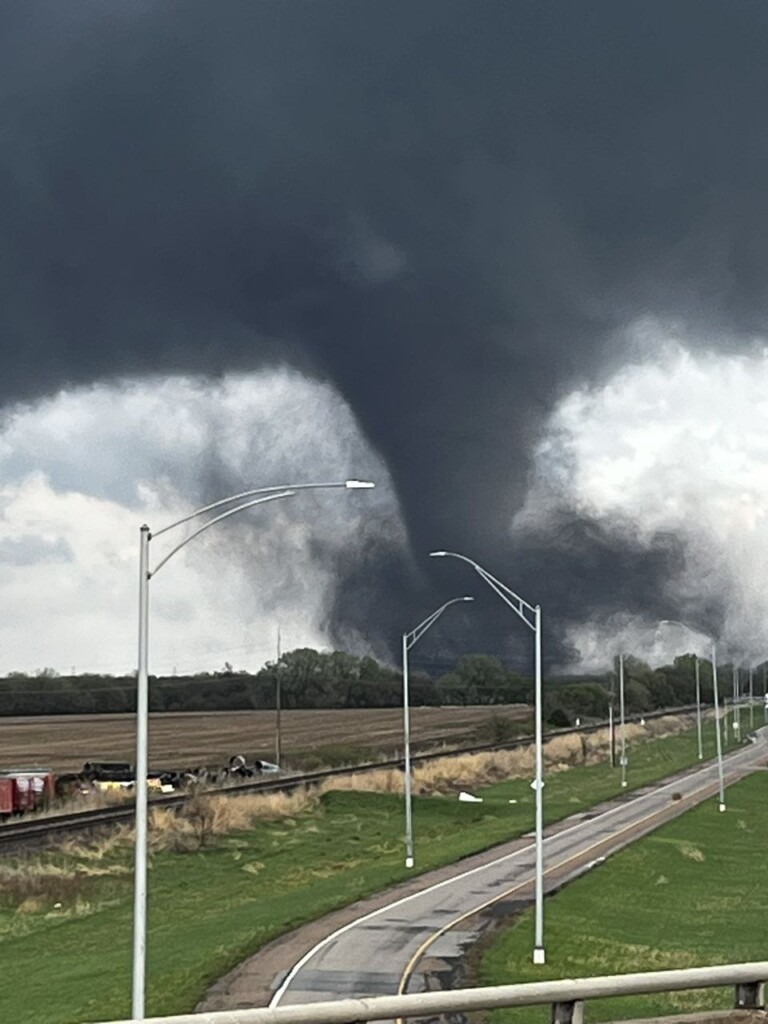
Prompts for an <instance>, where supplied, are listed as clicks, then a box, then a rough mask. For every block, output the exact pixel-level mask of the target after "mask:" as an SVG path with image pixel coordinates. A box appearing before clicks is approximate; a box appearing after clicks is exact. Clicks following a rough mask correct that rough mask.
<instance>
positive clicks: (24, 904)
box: [0, 729, 713, 1024]
mask: <svg viewBox="0 0 768 1024" xmlns="http://www.w3.org/2000/svg"><path fill="white" fill-rule="evenodd" d="M708 731H709V732H711V729H710V730H708ZM569 743H570V744H571V747H573V741H572V740H569V739H568V738H567V737H561V738H559V739H558V740H556V741H553V744H559V747H558V746H553V747H551V748H550V754H551V759H552V760H554V761H556V762H560V763H563V762H565V761H566V760H567V757H568V756H569V755H568V744H569ZM591 743H592V746H593V750H592V754H591V756H593V757H597V756H602V758H603V760H601V761H600V762H599V763H596V764H591V765H589V766H586V765H582V766H578V767H573V768H570V769H569V770H568V771H558V772H555V771H553V770H550V772H549V776H548V782H547V790H546V797H547V801H546V807H547V811H546V816H547V820H548V821H552V820H555V819H557V818H562V817H564V816H567V815H568V814H570V813H573V812H574V811H577V810H579V809H581V808H584V807H587V806H589V805H591V804H594V803H596V802H598V801H600V800H603V799H606V798H608V797H610V796H613V795H616V794H617V793H618V791H619V779H618V772H617V770H615V769H613V770H612V769H611V768H610V766H609V765H608V764H607V763H606V760H605V750H604V748H603V751H602V753H601V752H600V751H599V750H598V747H597V743H596V741H594V740H592V741H591ZM712 747H713V743H711V742H709V743H708V747H707V750H706V755H707V756H711V755H712V752H713V751H712ZM571 753H572V754H573V755H574V756H576V757H577V756H578V753H579V752H578V751H573V750H572V751H571ZM581 753H582V755H583V750H581ZM506 756H507V763H506V764H504V760H503V757H502V759H501V767H499V768H496V769H494V768H493V762H492V761H483V756H480V755H478V757H477V759H472V758H463V759H461V760H462V761H463V762H465V763H464V766H463V767H461V768H460V769H459V768H457V767H456V765H457V763H458V762H457V761H456V760H455V759H454V764H453V767H451V765H450V764H449V763H446V765H445V766H444V767H443V768H442V769H441V768H440V766H439V765H434V764H433V765H430V766H426V767H425V768H424V769H423V770H420V774H419V775H418V776H417V786H418V787H419V788H421V789H422V790H424V791H426V792H430V791H435V790H438V789H440V788H447V789H449V790H450V789H453V792H454V798H452V799H451V798H448V797H444V798H440V797H432V798H421V799H417V800H416V801H415V808H414V820H415V830H416V848H417V849H416V852H417V863H418V866H419V870H421V871H426V870H428V869H430V868H433V867H436V866H438V865H442V864H446V863H450V862H452V861H455V860H457V859H458V858H460V857H462V856H464V855H467V854H469V853H472V852H475V851H478V850H481V849H484V848H487V847H489V846H492V845H495V844H497V843H499V842H502V841H504V840H505V839H509V838H510V837H512V836H515V835H519V834H521V833H523V832H525V831H528V830H529V829H530V828H531V824H532V815H533V793H532V791H531V789H530V787H529V780H530V777H531V772H530V763H531V758H532V754H531V753H530V752H529V753H528V754H526V753H525V752H524V751H517V752H510V753H509V754H508V755H506ZM510 758H512V759H513V760H515V761H516V763H517V770H518V771H519V773H520V776H521V777H519V778H516V779H510V780H508V781H505V782H500V781H497V782H495V784H493V785H491V786H486V788H485V789H484V791H483V795H484V797H485V799H484V802H483V803H476V804H472V803H470V804H465V803H459V801H458V800H456V799H455V791H456V789H457V788H458V787H459V786H467V785H472V784H473V780H474V784H475V785H479V784H480V783H481V782H483V781H485V782H486V783H487V782H488V781H489V780H490V779H493V777H494V773H496V775H498V774H499V773H500V772H503V773H508V772H511V771H514V767H513V766H512V762H511V761H510V760H509V759H510ZM526 759H527V760H526ZM695 761H696V736H695V730H690V731H687V732H685V733H681V734H679V735H674V736H669V737H666V738H663V739H657V740H654V741H653V742H646V743H637V744H636V745H634V746H633V748H632V753H631V763H630V772H629V779H630V785H631V786H632V787H634V786H640V785H643V784H646V783H648V782H650V781H653V780H655V779H658V778H661V777H663V776H665V775H668V774H670V773H672V772H674V771H676V770H678V769H680V768H682V767H685V766H687V765H689V764H693V763H695ZM381 774H382V777H381V778H380V779H379V782H378V785H380V786H382V788H387V787H388V786H391V787H392V788H394V786H395V784H397V785H401V779H397V778H396V775H395V774H393V773H381ZM366 784H372V783H371V782H370V780H369V781H367V782H366ZM475 791H476V792H477V791H478V790H477V789H476V790H475ZM510 800H516V801H517V803H509V801H510ZM249 808H250V809H249ZM197 810H198V813H197V814H196V815H195V814H192V815H191V816H190V817H188V818H186V819H182V820H181V821H180V820H179V819H177V818H174V817H173V816H172V814H171V813H170V812H163V814H162V815H158V816H157V817H156V819H155V823H154V828H153V845H154V853H153V856H152V869H151V872H150V881H149V887H150V910H149V923H150V936H149V977H148V1011H149V1012H151V1013H152V1014H161V1013H170V1012H174V1011H175V1012H181V1011H183V1010H188V1009H191V1008H192V1007H193V1006H194V1005H195V1003H196V1001H197V1000H198V999H199V998H200V997H201V996H202V994H203V993H204V991H205V990H206V988H207V987H208V985H209V984H210V983H211V982H212V981H213V980H215V979H216V978H217V977H220V976H221V975H222V974H223V973H225V972H226V971H227V970H228V969H230V968H231V967H232V966H234V965H235V964H237V963H238V962H239V961H241V960H242V959H243V958H245V957H246V956H247V955H248V954H250V953H252V952H254V951H255V950H257V949H258V948H260V947H261V946H262V945H263V944H264V943H266V942H268V941H269V940H270V939H272V938H274V937H276V936H277V935H280V934H282V933H284V932H286V931H288V930H290V929H291V928H293V927H296V926H297V925H299V924H301V923H302V922H305V921H307V920H311V919H313V918H316V917H318V916H320V915H322V914H323V913H326V912H327V911H329V910H332V909H334V908H336V907H339V906H343V905H346V904H348V903H350V902H352V901H354V900H356V899H358V898H360V897H362V896H364V895H367V894H370V893H373V892H376V891H378V890H381V889H383V888H385V887H386V886H388V885H390V884H392V883H393V882H397V881H399V880H402V879H404V878H406V877H408V875H409V874H410V873H409V872H407V871H406V870H405V868H404V867H403V852H404V851H403V841H402V832H403V812H402V798H401V796H400V794H399V793H395V792H380V793H371V792H338V791H337V792H327V793H325V794H323V795H322V796H321V797H319V798H318V797H311V796H310V797H308V796H306V795H296V796H294V797H285V796H279V797H271V798H265V797H260V798H254V797H239V798H229V799H226V800H221V801H220V802H219V803H217V804H216V805H215V807H212V806H211V805H207V804H205V802H204V803H203V804H202V805H200V806H199V807H198V808H197ZM233 829H234V831H232V830H233ZM201 839H204V840H205V843H204V845H202V846H200V842H201ZM130 840H131V836H130V834H129V833H127V832H123V833H122V834H120V833H118V834H116V835H113V836H111V837H110V838H109V839H106V840H104V841H103V842H102V843H101V844H100V845H98V844H97V845H92V846H91V847H84V846H77V845H75V844H72V843H68V844H64V845H63V847H62V849H61V850H60V851H57V852H56V853H55V854H54V853H51V854H49V855H46V856H44V857H40V856H38V857H36V858H34V859H33V860H32V861H29V860H26V861H20V862H18V863H14V862H11V861H7V862H6V863H5V864H4V865H3V867H2V872H1V874H0V949H1V952H0V955H1V956H2V960H3V964H4V971H3V976H2V980H0V1016H1V1017H2V1018H3V1019H10V1020H14V1022H15V1024H40V1022H41V1021H45V1022H46V1024H64V1022H72V1021H83V1020H96V1019H109V1018H114V1017H120V1016H127V1015H128V1010H129V989H130V984H129V976H130V935H131V913H132V907H131V877H130V871H131V867H130ZM180 851H186V852H180ZM57 904H58V905H57ZM42 951H44V955H41V952H42ZM30 963H34V965H35V984H34V987H32V986H29V985H26V984H24V983H23V981H22V982H21V983H20V980H21V979H23V978H25V977H26V976H27V972H28V967H29V964H30Z"/></svg>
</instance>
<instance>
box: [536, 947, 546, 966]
mask: <svg viewBox="0 0 768 1024" xmlns="http://www.w3.org/2000/svg"><path fill="white" fill-rule="evenodd" d="M533 962H534V963H535V964H545V963H546V962H547V956H546V953H545V952H544V949H543V947H542V946H535V947H534V950H533Z"/></svg>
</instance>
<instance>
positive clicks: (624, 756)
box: [611, 623, 663, 789]
mask: <svg viewBox="0 0 768 1024" xmlns="http://www.w3.org/2000/svg"><path fill="white" fill-rule="evenodd" d="M659 625H663V623H659ZM659 625H657V626H654V627H653V632H654V633H655V632H656V630H657V629H658V628H659ZM650 632H651V630H650V629H646V630H645V632H644V633H641V635H640V639H639V640H638V641H637V642H636V643H635V646H634V647H633V648H632V649H631V650H630V651H629V656H630V657H632V655H633V654H634V653H635V651H636V650H637V649H638V647H639V646H640V644H641V643H642V642H643V640H644V639H645V637H646V635H647V634H648V633H650ZM624 708H625V704H624V655H623V654H619V721H620V725H621V754H620V755H619V761H620V764H621V788H622V789H625V788H626V785H627V761H628V758H627V724H626V719H625V715H624ZM611 724H612V723H611Z"/></svg>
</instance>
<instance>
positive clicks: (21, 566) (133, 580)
mask: <svg viewBox="0 0 768 1024" xmlns="http://www.w3.org/2000/svg"><path fill="white" fill-rule="evenodd" d="M348 476H357V477H366V476H369V477H371V478H372V479H375V480H376V482H377V489H376V490H375V491H373V492H358V493H356V492H347V491H336V492H328V491H326V492H317V493H309V494H303V495H297V496H296V497H294V498H290V499H286V500H285V501H282V502H274V503H270V504H269V505H267V506H264V507H263V508H257V509H254V510H253V511H252V512H246V513H243V514H242V516H240V517H234V518H233V520H231V521H230V522H229V523H227V524H222V526H221V527H220V528H217V527H214V529H213V530H212V531H210V533H205V534H203V535H202V536H201V537H200V538H199V540H196V541H194V542H193V543H192V544H190V545H189V547H186V548H184V549H183V550H182V551H181V552H179V554H178V555H177V556H176V557H175V558H174V559H173V561H172V562H170V563H169V564H168V565H167V566H166V567H165V568H163V570H162V571H161V572H160V574H159V575H158V576H157V577H156V578H155V579H153V581H152V584H151V588H150V589H151V619H150V625H151V629H150V637H151V650H150V661H151V664H150V670H151V671H156V672H169V671H171V670H172V669H173V668H174V667H175V668H177V670H178V671H179V672H182V671H199V670H203V669H211V668H218V667H220V666H221V665H222V664H223V663H224V661H225V660H226V661H230V662H232V663H233V664H235V666H236V667H247V668H250V669H254V668H258V667H259V666H260V665H261V664H262V663H263V662H264V661H265V660H266V659H268V658H270V657H272V656H273V653H274V644H275V635H276V630H277V625H278V623H280V625H281V629H282V633H283V642H284V646H286V645H290V646H298V645H303V644H306V645H311V646H319V647H321V646H323V645H324V644H325V643H326V641H327V627H328V621H327V620H328V606H329V602H330V600H331V597H332V594H333V590H334V585H335V582H336V580H335V565H334V562H335V560H336V559H337V558H339V557H341V556H342V555H344V556H347V557H348V556H349V553H350V552H354V551H355V550H356V549H358V548H359V547H360V546H361V545H362V544H364V543H366V542H368V541H369V540H370V539H371V534H372V533H373V534H374V535H375V538H376V541H377V543H385V544H391V545H395V546H400V545H404V543H405V540H404V531H403V529H402V526H401V523H400V518H399V514H398V510H397V505H396V502H395V499H394V497H393V495H392V490H391V487H390V485H389V479H388V475H387V473H386V470H385V468H384V466H383V464H382V462H381V460H380V459H379V458H378V456H377V455H376V454H375V453H374V452H372V451H371V449H370V447H369V446H368V445H367V444H366V442H365V441H364V439H363V438H362V437H361V435H360V432H359V430H358V428H357V426H356V423H355V421H354V417H353V416H352V414H351V412H350V410H349V409H348V407H347V406H346V404H345V403H344V402H343V401H342V400H341V399H340V397H339V396H338V394H336V393H335V392H334V391H333V389H332V388H330V387H329V386H327V385H325V384H322V383H318V382H313V381H307V380H305V379H304V378H302V377H301V376H300V375H299V374H296V373H293V372H288V371H283V370H278V371H270V372H263V373H260V374H254V375H249V376H237V377H235V376H232V377H227V378H225V379H224V380H222V381H221V382H218V383H211V382H206V381H204V380H199V379H195V378H172V379H165V380H158V381H156V382H154V383H152V382H145V381H142V382H125V383H122V384H116V385H98V386H94V387H92V388H88V389H78V390H73V391H70V392H62V393H61V394H59V395H58V396H56V397H53V398H49V399H46V400H44V401H41V402H40V403H38V404H36V405H34V406H25V407H19V408H16V409H11V410H6V412H5V415H4V418H3V422H2V425H1V426H0V673H4V672H7V671H9V670H23V671H34V670H36V669H39V668H41V667H43V666H46V665H49V666H52V667H54V668H56V669H58V670H59V671H68V670H69V669H70V668H71V667H72V666H75V667H76V669H77V670H78V671H88V670H94V671H98V670H103V671H115V672H120V671H128V670H131V669H132V668H133V666H134V665H135V659H136V654H135V647H136V603H137V589H138V562H137V558H138V527H139V525H140V524H141V523H142V522H143V521H147V522H149V524H150V526H152V527H153V528H154V529H159V528H160V527H161V526H162V525H164V524H165V523H167V522H171V521H173V520H174V519H176V518H179V517H180V516H182V515H184V514H186V513H187V512H188V511H190V510H191V509H192V508H195V507H197V506H199V505H201V504H205V503H206V502H207V501H210V500H215V499H216V498H218V497H221V496H223V495H225V494H228V493H233V492H236V491H238V490H241V489H243V490H244V489H247V488H248V487H250V486H268V485H272V484H281V483H299V482H310V481H318V480H320V481H323V480H343V479H345V478H346V477H348ZM183 536H184V533H183V530H182V531H180V532H179V534H178V536H177V535H176V534H169V535H168V536H162V537H158V538H157V539H156V540H155V541H153V544H152V549H153V550H152V558H151V562H152V565H155V564H156V563H157V561H158V560H159V559H160V558H161V557H162V556H163V554H164V553H165V552H167V551H168V550H170V548H171V547H173V545H174V543H175V542H177V540H180V539H181V538H182V537H183ZM3 552H5V554H6V557H5V558H4V557H3ZM357 639H358V642H359V644H360V645H361V646H365V642H366V640H365V638H357Z"/></svg>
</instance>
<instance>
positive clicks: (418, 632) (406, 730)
mask: <svg viewBox="0 0 768 1024" xmlns="http://www.w3.org/2000/svg"><path fill="white" fill-rule="evenodd" d="M460 601H474V597H454V598H453V599H452V600H451V601H446V602H445V604H443V605H441V606H440V607H439V608H438V609H437V611H434V612H432V614H431V615H428V616H427V618H426V619H424V621H423V622H420V623H419V625H418V626H416V628H415V629H412V630H411V632H410V633H403V745H404V747H405V866H406V867H407V868H412V867H413V863H414V861H413V806H412V805H413V801H412V796H411V705H410V699H409V696H408V651H410V649H411V648H412V647H413V645H414V644H415V643H416V641H417V640H420V639H421V638H422V637H423V636H424V634H425V633H426V632H427V630H428V629H429V628H430V626H434V624H435V623H436V622H437V620H438V619H439V618H440V616H441V615H442V614H443V612H444V611H445V609H446V608H449V607H450V606H451V605H452V604H458V603H459V602H460Z"/></svg>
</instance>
